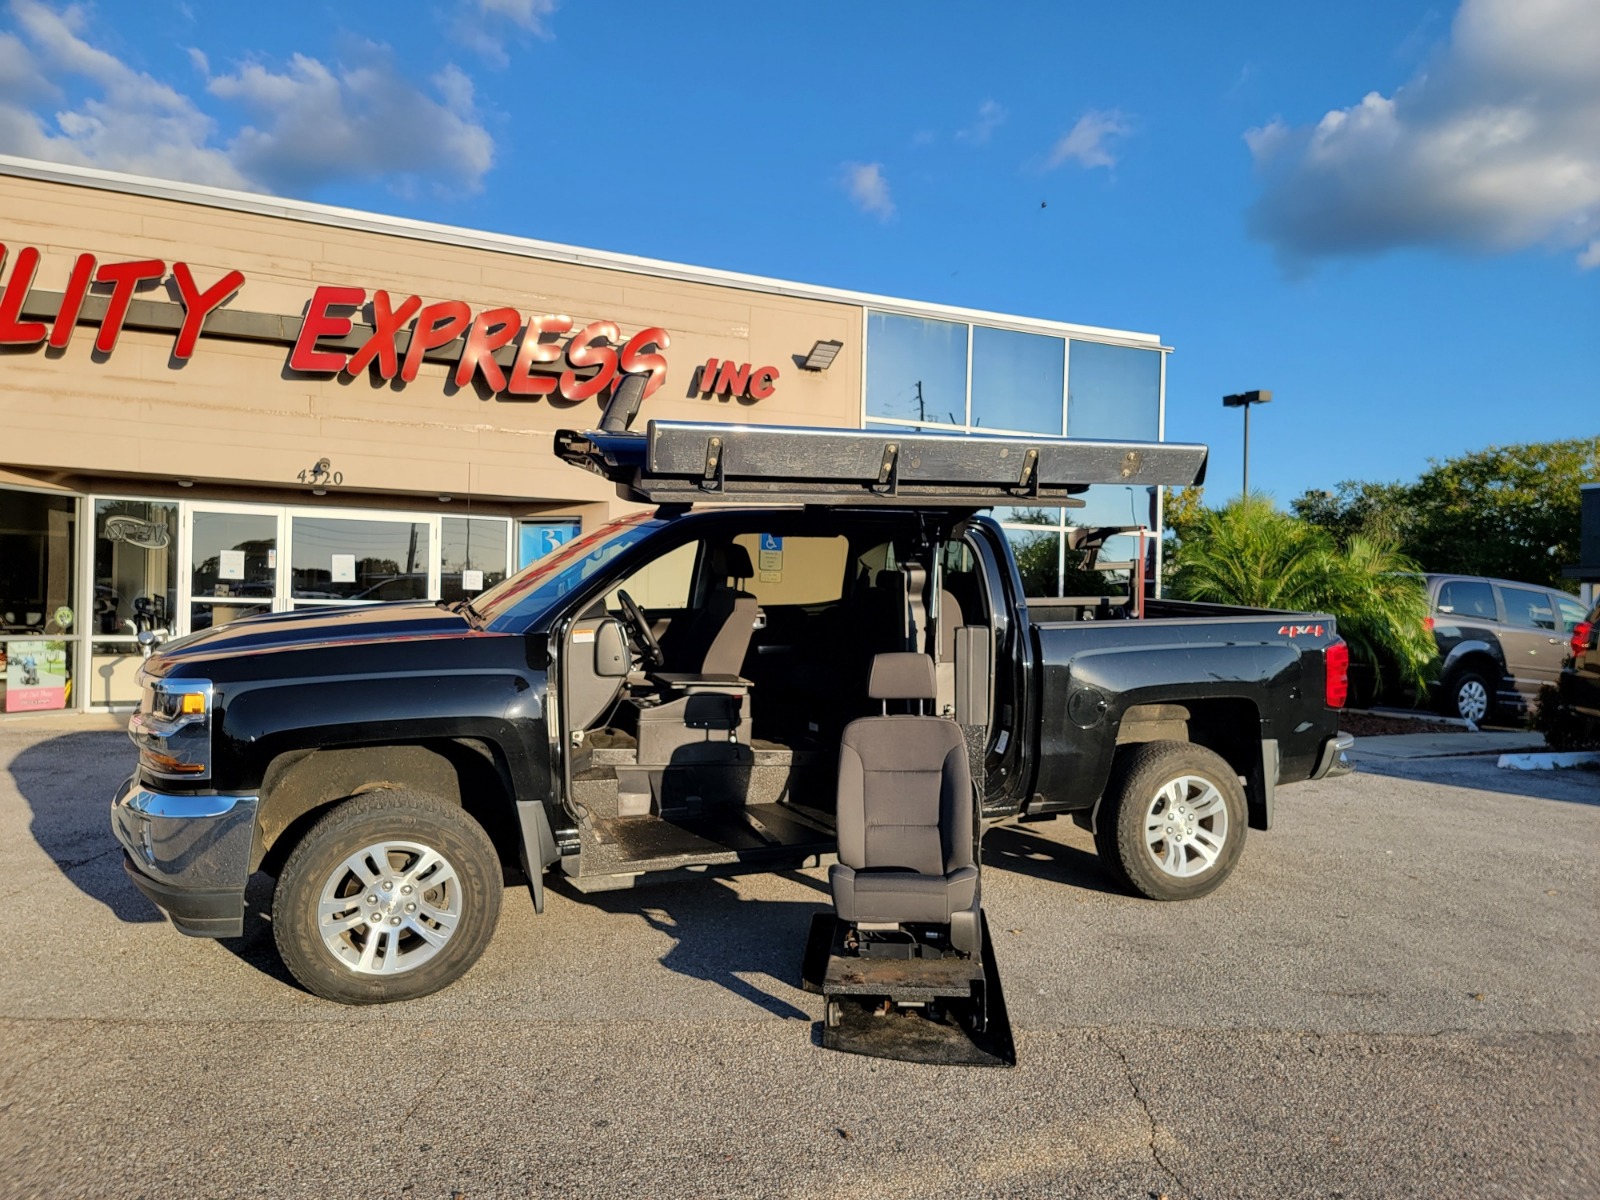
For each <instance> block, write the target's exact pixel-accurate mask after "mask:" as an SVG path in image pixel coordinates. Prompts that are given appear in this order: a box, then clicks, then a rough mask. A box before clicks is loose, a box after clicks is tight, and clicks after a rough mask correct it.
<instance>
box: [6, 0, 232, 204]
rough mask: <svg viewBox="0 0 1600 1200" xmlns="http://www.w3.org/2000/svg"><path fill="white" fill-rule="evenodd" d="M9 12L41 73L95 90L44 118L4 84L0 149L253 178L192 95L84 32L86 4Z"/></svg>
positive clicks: (19, 3) (213, 180)
mask: <svg viewBox="0 0 1600 1200" xmlns="http://www.w3.org/2000/svg"><path fill="white" fill-rule="evenodd" d="M11 15H12V16H13V17H14V18H15V19H16V23H17V27H18V29H19V30H20V31H21V32H22V35H23V38H24V39H25V40H26V47H25V49H26V52H27V54H28V55H29V60H30V63H31V67H32V69H33V71H34V73H35V76H36V77H37V78H42V79H45V80H51V81H52V90H54V85H53V79H54V77H56V76H61V75H66V76H74V77H77V78H81V79H85V80H87V81H88V82H89V83H90V84H91V85H92V87H93V89H94V94H91V95H89V96H88V97H86V98H85V99H84V100H83V101H82V103H81V104H80V105H79V106H78V107H77V108H74V109H65V110H59V111H56V112H54V113H52V114H51V115H50V116H49V117H48V118H46V117H43V116H41V115H39V114H37V113H35V112H34V111H33V110H32V109H31V108H30V107H28V106H27V104H26V103H25V102H24V100H25V98H22V97H18V95H17V93H16V91H15V90H14V89H13V88H10V87H7V88H6V89H5V90H4V91H3V92H0V149H3V150H5V151H6V152H7V153H10V154H20V155H23V156H26V157H29V158H44V159H50V160H54V161H57V162H69V163H77V164H79V165H85V166H96V167H105V168H107V169H109V170H113V171H131V172H135V173H137V174H143V175H158V176H162V177H165V178H175V179H189V180H193V181H194V182H196V183H207V184H214V185H218V186H222V187H247V186H249V181H248V180H247V179H246V178H245V177H244V175H243V174H242V173H241V172H240V171H239V170H238V169H237V168H235V167H234V166H233V164H232V163H231V162H229V160H228V156H227V155H226V154H225V153H224V152H223V151H222V150H220V149H218V148H217V147H215V146H212V145H209V144H208V143H209V142H210V139H211V137H212V135H213V134H214V132H215V128H216V124H215V122H214V121H213V120H212V119H211V118H210V117H209V116H207V115H206V114H205V113H203V112H202V111H200V109H199V108H197V107H196V106H195V104H194V102H193V101H192V100H190V99H189V98H188V97H187V96H184V95H183V94H181V93H179V92H177V91H175V90H174V89H172V88H170V87H168V86H167V85H166V84H164V83H161V82H159V81H157V80H155V79H153V78H151V77H150V76H149V75H146V74H144V73H143V72H140V71H135V70H134V69H133V68H132V67H129V66H128V65H126V64H125V63H123V62H122V61H120V60H119V59H117V58H116V57H115V56H114V55H111V54H108V53H106V52H105V51H103V50H100V49H97V48H96V47H94V46H92V45H90V44H89V43H88V42H87V41H85V40H84V38H83V36H82V34H83V33H84V31H85V29H86V27H87V25H88V20H87V17H86V15H85V13H84V11H83V10H82V9H80V8H76V7H72V8H66V9H62V10H60V11H57V10H55V9H52V8H48V7H46V6H45V5H44V4H40V3H37V0H12V4H11ZM12 41H13V42H14V43H16V44H18V45H21V42H19V41H18V40H17V39H15V38H13V39H12ZM6 73H7V77H8V78H9V77H10V71H9V69H8V70H7V72H6Z"/></svg>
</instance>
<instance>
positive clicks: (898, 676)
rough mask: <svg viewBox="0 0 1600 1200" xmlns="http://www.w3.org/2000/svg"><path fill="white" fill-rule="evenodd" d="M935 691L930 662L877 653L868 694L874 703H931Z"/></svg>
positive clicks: (924, 658)
mask: <svg viewBox="0 0 1600 1200" xmlns="http://www.w3.org/2000/svg"><path fill="white" fill-rule="evenodd" d="M937 691H938V683H937V681H936V680H935V678H934V672H933V659H931V658H929V657H928V656H927V655H926V654H912V653H909V652H903V653H897V654H879V655H876V656H874V658H873V660H872V678H871V680H870V681H869V682H868V683H867V695H869V696H871V697H872V698H873V699H874V700H932V699H933V698H934V696H935V694H936V693H937Z"/></svg>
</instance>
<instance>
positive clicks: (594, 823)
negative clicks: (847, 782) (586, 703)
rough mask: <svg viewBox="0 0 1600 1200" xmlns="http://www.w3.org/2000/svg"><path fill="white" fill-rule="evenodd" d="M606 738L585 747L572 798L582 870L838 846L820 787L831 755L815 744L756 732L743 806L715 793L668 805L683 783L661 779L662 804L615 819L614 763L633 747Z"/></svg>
mask: <svg viewBox="0 0 1600 1200" xmlns="http://www.w3.org/2000/svg"><path fill="white" fill-rule="evenodd" d="M606 740H607V741H608V742H609V743H610V744H609V745H595V744H591V745H589V746H588V747H586V751H587V753H586V757H585V761H584V762H583V764H582V767H581V769H580V770H578V771H577V772H576V773H575V774H574V776H573V781H572V784H573V787H572V794H573V798H574V799H575V800H576V801H577V802H578V803H579V804H580V805H581V806H582V807H581V809H580V817H581V819H580V821H579V832H580V835H581V837H582V843H583V852H582V854H581V855H580V856H579V859H578V863H577V865H578V867H579V871H580V873H581V875H582V876H585V877H600V876H607V875H635V874H643V873H649V872H654V871H670V870H676V869H679V868H681V867H683V866H684V865H685V864H686V863H691V862H692V863H711V864H722V865H736V864H739V863H745V862H750V863H764V864H768V865H770V864H771V863H773V862H774V861H793V862H799V861H802V860H804V859H807V858H812V857H818V856H821V855H829V854H832V853H834V851H835V850H836V848H837V841H838V839H837V832H836V826H835V822H834V815H833V812H832V799H833V797H832V790H831V788H826V787H823V786H822V784H823V783H824V782H825V780H826V779H827V778H829V777H830V776H831V774H832V762H831V759H830V756H828V755H827V754H826V753H825V752H823V751H822V750H820V749H818V748H811V747H802V748H799V749H796V748H793V747H790V746H787V745H783V744H781V743H778V742H772V741H766V740H763V739H759V738H757V739H753V740H752V742H751V743H750V747H749V748H750V752H751V758H752V761H751V762H750V763H749V764H748V765H747V766H746V767H745V768H743V773H742V774H741V775H740V776H739V777H738V778H740V779H741V781H742V782H741V783H740V785H739V789H738V791H739V794H740V795H742V797H743V800H744V802H743V803H739V802H738V798H737V797H729V796H728V795H727V792H726V791H724V793H723V798H720V799H716V800H707V801H705V802H690V803H683V804H677V803H671V802H670V801H671V799H672V797H673V796H675V795H676V794H677V792H678V791H679V790H681V789H678V788H675V787H672V786H664V789H663V791H664V794H665V795H666V796H667V797H668V801H669V802H668V803H667V805H666V807H665V809H664V810H661V809H657V810H656V811H653V812H651V813H649V814H647V815H629V816H622V815H620V814H619V799H618V783H617V770H618V768H619V767H620V768H623V769H624V770H626V769H627V768H629V767H631V766H633V764H634V760H635V752H634V750H633V749H632V747H631V746H627V745H623V744H618V743H619V742H621V741H622V739H612V738H608V739H606ZM824 797H825V798H826V799H825V800H823V799H822V798H824ZM817 800H821V801H822V803H813V801H817ZM823 804H825V805H826V807H824V806H823Z"/></svg>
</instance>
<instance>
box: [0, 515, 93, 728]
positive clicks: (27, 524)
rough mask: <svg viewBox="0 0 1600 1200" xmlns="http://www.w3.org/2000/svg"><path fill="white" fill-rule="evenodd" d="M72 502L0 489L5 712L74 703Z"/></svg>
mask: <svg viewBox="0 0 1600 1200" xmlns="http://www.w3.org/2000/svg"><path fill="white" fill-rule="evenodd" d="M76 514H77V502H76V501H75V500H73V499H72V498H71V497H67V496H50V495H43V494H40V493H36V492H21V491H10V490H0V658H3V659H4V664H3V667H0V681H3V682H0V691H3V692H4V709H5V711H6V712H38V711H42V710H47V709H53V708H66V707H68V706H69V705H70V704H71V703H72V699H73V697H72V679H73V667H74V665H75V663H74V658H75V654H74V652H75V650H76V647H75V646H74V645H73V644H72V639H71V635H72V634H75V633H76V632H77V629H76V623H77V622H76V617H77V614H76V613H75V612H74V611H73V608H72V605H73V603H74V600H75V591H74V587H75V583H76V571H75V569H74V568H75V563H76V558H75V554H74V551H75V548H76V539H75V536H74V535H75V532H76V520H77V516H76Z"/></svg>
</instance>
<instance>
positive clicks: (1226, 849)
mask: <svg viewBox="0 0 1600 1200" xmlns="http://www.w3.org/2000/svg"><path fill="white" fill-rule="evenodd" d="M1244 835H1245V801H1244V789H1243V788H1242V787H1241V786H1240V784H1239V777H1238V775H1237V773H1236V772H1235V771H1234V769H1233V768H1232V767H1231V766H1229V765H1228V763H1227V762H1226V761H1225V760H1224V759H1223V758H1222V756H1221V755H1219V754H1217V753H1215V752H1213V751H1211V750H1208V749H1206V748H1205V747H1204V746H1196V745H1194V744H1193V743H1190V742H1146V743H1144V744H1143V745H1138V746H1129V747H1125V748H1124V749H1123V750H1122V751H1121V752H1119V754H1118V760H1117V765H1116V768H1115V769H1114V770H1113V771H1112V778H1111V783H1110V785H1109V786H1108V788H1107V789H1106V794H1105V798H1104V799H1103V800H1102V801H1101V804H1100V813H1099V818H1098V820H1097V821H1096V831H1095V847H1096V849H1097V850H1098V851H1099V853H1100V859H1101V861H1102V862H1104V863H1105V865H1106V869H1107V870H1108V871H1110V873H1111V874H1112V876H1113V877H1114V878H1116V879H1117V881H1118V882H1120V883H1122V884H1123V885H1124V886H1126V887H1128V888H1131V889H1132V890H1133V891H1136V892H1138V893H1139V894H1140V895H1141V896H1146V897H1148V898H1149V899H1151V900H1192V899H1194V898H1196V897H1198V896H1204V895H1205V894H1206V893H1208V892H1211V891H1214V890H1215V889H1216V888H1218V887H1219V886H1221V884H1222V881H1223V880H1225V879H1226V878H1227V877H1228V876H1229V875H1230V874H1231V873H1232V872H1233V868H1234V866H1235V865H1236V864H1237V863H1238V861H1239V855H1240V853H1242V852H1243V850H1244Z"/></svg>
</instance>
